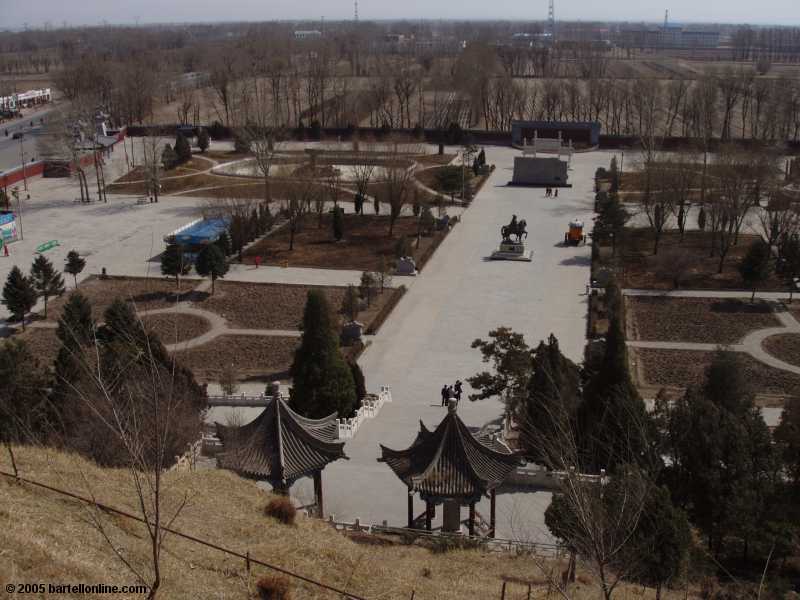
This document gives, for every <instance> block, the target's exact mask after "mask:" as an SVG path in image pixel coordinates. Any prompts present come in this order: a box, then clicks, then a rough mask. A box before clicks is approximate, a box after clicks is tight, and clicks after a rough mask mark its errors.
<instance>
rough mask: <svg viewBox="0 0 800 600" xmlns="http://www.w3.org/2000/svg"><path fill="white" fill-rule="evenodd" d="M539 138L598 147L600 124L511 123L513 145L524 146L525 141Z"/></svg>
mask: <svg viewBox="0 0 800 600" xmlns="http://www.w3.org/2000/svg"><path fill="white" fill-rule="evenodd" d="M534 137H539V138H561V139H562V140H563V141H564V143H566V144H568V143H569V142H572V143H573V144H585V145H588V146H597V145H598V144H599V143H600V123H597V122H595V121H591V122H578V121H574V122H573V121H511V143H512V144H513V145H515V146H522V145H524V141H525V140H526V139H527V140H532V139H533V138H534Z"/></svg>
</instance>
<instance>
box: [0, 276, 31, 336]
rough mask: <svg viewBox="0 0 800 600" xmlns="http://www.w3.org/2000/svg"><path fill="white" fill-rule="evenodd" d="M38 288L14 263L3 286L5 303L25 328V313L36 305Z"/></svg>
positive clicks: (23, 328)
mask: <svg viewBox="0 0 800 600" xmlns="http://www.w3.org/2000/svg"><path fill="white" fill-rule="evenodd" d="M36 298H37V294H36V289H35V288H34V287H33V283H32V282H31V280H30V278H28V277H25V276H24V275H23V274H22V271H20V270H19V267H17V266H16V265H14V267H13V268H12V269H11V271H10V272H9V274H8V277H7V278H6V284H5V286H3V304H4V305H5V307H6V308H7V309H8V310H9V312H10V313H11V314H12V315H13V316H14V318H15V319H16V320H17V321H22V330H23V331H24V330H25V315H26V314H28V313H29V312H30V311H31V309H32V308H33V307H34V306H35V305H36Z"/></svg>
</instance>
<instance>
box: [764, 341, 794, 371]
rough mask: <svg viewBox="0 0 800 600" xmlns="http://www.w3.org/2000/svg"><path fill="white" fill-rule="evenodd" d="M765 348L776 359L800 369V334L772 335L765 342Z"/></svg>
mask: <svg viewBox="0 0 800 600" xmlns="http://www.w3.org/2000/svg"><path fill="white" fill-rule="evenodd" d="M763 346H764V350H766V351H767V352H769V353H770V354H771V355H772V356H774V357H775V358H779V359H781V360H782V361H784V362H787V363H789V364H791V365H797V366H798V367H800V334H797V333H784V334H780V335H772V336H770V337H768V338H767V339H765V340H764V343H763Z"/></svg>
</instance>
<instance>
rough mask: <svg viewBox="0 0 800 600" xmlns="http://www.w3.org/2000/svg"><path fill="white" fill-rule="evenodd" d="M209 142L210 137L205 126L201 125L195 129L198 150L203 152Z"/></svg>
mask: <svg viewBox="0 0 800 600" xmlns="http://www.w3.org/2000/svg"><path fill="white" fill-rule="evenodd" d="M210 144H211V138H210V137H209V135H208V131H206V128H205V127H201V128H200V129H198V130H197V147H198V148H200V152H205V151H206V150H208V147H209V145H210Z"/></svg>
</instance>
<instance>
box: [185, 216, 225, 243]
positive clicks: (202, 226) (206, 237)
mask: <svg viewBox="0 0 800 600" xmlns="http://www.w3.org/2000/svg"><path fill="white" fill-rule="evenodd" d="M229 225H230V219H229V218H227V217H218V218H215V219H202V220H200V221H196V222H195V223H192V224H191V225H189V226H187V227H185V228H184V229H180V230H178V231H176V232H175V233H174V234H173V235H172V241H173V242H174V243H176V244H180V245H181V246H197V245H201V244H211V243H214V242H216V241H217V240H218V239H219V236H220V235H222V234H223V233H224V232H225V231H227V230H228V227H229Z"/></svg>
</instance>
